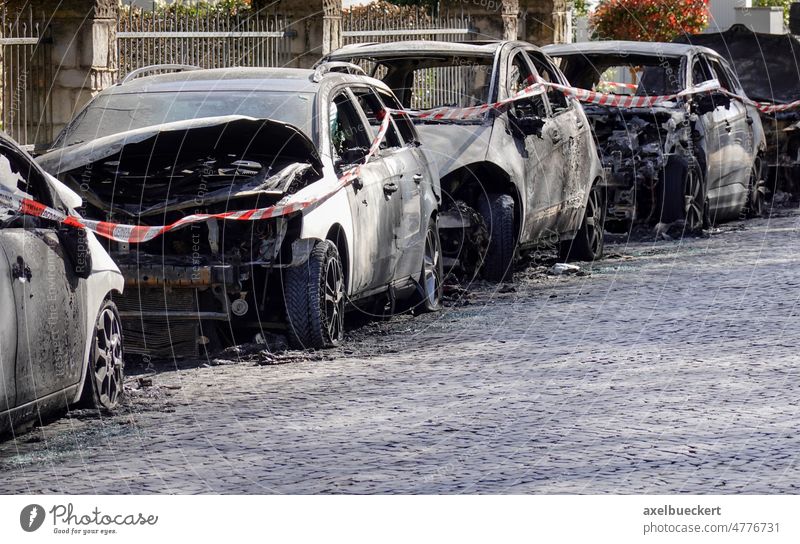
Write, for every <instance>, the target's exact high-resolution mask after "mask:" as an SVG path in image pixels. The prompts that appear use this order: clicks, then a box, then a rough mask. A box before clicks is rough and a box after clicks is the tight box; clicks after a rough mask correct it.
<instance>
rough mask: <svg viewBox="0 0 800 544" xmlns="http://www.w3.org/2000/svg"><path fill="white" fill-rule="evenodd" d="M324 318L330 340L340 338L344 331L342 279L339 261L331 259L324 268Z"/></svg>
mask: <svg viewBox="0 0 800 544" xmlns="http://www.w3.org/2000/svg"><path fill="white" fill-rule="evenodd" d="M324 307H325V320H326V323H325V325H326V328H327V332H328V337H329V338H330V339H331V341H334V342H335V341H337V340H339V339H340V338H341V336H342V333H343V331H344V279H343V277H342V267H341V265H340V264H339V261H338V260H336V259H331V260H330V261H328V264H327V266H326V268H325V300H324Z"/></svg>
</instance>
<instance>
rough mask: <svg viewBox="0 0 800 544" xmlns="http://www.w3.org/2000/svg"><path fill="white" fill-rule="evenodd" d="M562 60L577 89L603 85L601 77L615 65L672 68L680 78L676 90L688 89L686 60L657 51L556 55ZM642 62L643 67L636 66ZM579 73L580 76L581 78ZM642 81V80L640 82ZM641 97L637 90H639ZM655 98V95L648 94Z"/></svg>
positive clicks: (570, 79) (564, 70) (569, 77)
mask: <svg viewBox="0 0 800 544" xmlns="http://www.w3.org/2000/svg"><path fill="white" fill-rule="evenodd" d="M557 56H558V57H559V67H560V68H561V71H562V72H563V73H564V75H565V76H566V78H567V80H568V81H569V82H570V83H572V84H573V85H574V86H575V87H580V88H583V89H591V88H592V87H593V85H597V84H598V83H599V82H600V78H601V76H602V74H603V73H604V72H605V71H606V70H607V69H608V68H610V67H615V66H637V65H642V64H645V65H648V66H661V67H665V68H666V67H667V66H668V65H673V66H672V69H673V72H674V74H675V76H676V77H677V78H678V81H677V83H676V86H675V89H677V90H678V91H681V90H684V89H686V86H687V81H688V80H687V75H686V70H687V63H686V57H685V56H683V55H681V56H675V55H663V54H660V53H659V52H658V51H654V52H653V54H652V55H647V54H635V55H625V54H620V53H569V54H561V55H557ZM639 60H641V61H642V64H639V63H637V61H639ZM579 74H580V75H579ZM587 74H591V79H592V82H593V85H587V77H588V76H587ZM640 81H641V79H640ZM667 91H669V89H666V88H665V89H664V94H673V93H672V92H671V91H670V92H667ZM637 94H638V90H637ZM649 94H651V95H652V93H649Z"/></svg>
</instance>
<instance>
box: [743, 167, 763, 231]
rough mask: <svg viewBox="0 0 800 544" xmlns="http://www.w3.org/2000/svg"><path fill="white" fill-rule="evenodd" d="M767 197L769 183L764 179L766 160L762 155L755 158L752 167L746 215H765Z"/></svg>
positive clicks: (745, 209) (750, 216)
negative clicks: (764, 160)
mask: <svg viewBox="0 0 800 544" xmlns="http://www.w3.org/2000/svg"><path fill="white" fill-rule="evenodd" d="M766 198H767V183H766V181H764V162H763V160H762V158H761V156H760V155H757V156H756V158H755V159H753V165H752V166H751V168H750V183H749V185H748V187H747V202H746V203H745V208H744V211H745V215H746V216H747V217H749V218H754V217H763V216H764V206H765V204H764V202H765V201H766Z"/></svg>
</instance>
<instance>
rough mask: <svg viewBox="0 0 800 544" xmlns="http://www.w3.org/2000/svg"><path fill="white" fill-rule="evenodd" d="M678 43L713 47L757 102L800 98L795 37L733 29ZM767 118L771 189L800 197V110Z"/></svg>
mask: <svg viewBox="0 0 800 544" xmlns="http://www.w3.org/2000/svg"><path fill="white" fill-rule="evenodd" d="M676 41H678V42H681V43H691V44H694V45H701V46H704V47H708V48H710V49H713V50H714V51H716V52H717V53H719V54H720V55H722V56H723V57H725V58H726V59H727V60H728V62H729V63H730V64H731V66H732V67H733V70H734V72H736V75H737V76H738V78H739V81H741V83H742V88H743V89H744V91H745V92H746V93H747V96H748V98H751V99H752V100H755V101H757V102H768V103H774V104H779V105H780V104H789V103H791V102H794V101H796V100H800V41H798V40H797V38H795V37H794V36H792V35H791V34H784V35H776V34H762V33H758V32H753V31H752V30H750V29H749V28H747V27H746V26H744V25H733V26H732V27H730V28H729V29H728V30H726V31H725V32H719V33H709V34H697V35H692V36H681V37H680V38H678V39H677V40H676ZM761 120H762V125H763V127H764V132H765V136H766V142H767V148H766V151H765V153H764V159H765V163H766V164H765V168H766V169H767V173H766V176H765V177H766V179H767V180H768V182H769V189H770V190H773V189H777V190H781V191H786V192H788V193H791V194H792V195H793V197H794V198H795V199H797V198H800V195H799V194H798V193H800V110H799V109H797V108H795V109H791V110H788V111H777V112H775V113H762V114H761Z"/></svg>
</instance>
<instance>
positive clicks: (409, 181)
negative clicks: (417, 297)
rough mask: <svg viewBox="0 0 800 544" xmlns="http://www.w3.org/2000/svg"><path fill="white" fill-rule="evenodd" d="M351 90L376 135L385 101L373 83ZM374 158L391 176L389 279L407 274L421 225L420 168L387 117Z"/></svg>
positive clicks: (387, 186) (388, 196) (387, 188)
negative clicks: (415, 179)
mask: <svg viewBox="0 0 800 544" xmlns="http://www.w3.org/2000/svg"><path fill="white" fill-rule="evenodd" d="M351 90H352V91H353V94H354V95H355V97H356V100H357V101H358V105H359V106H360V107H361V109H362V111H363V112H364V114H365V115H366V118H367V122H368V123H369V125H370V127H371V128H372V137H373V138H375V137H377V135H378V131H379V129H380V126H381V123H382V122H383V121H384V119H385V116H386V115H387V113H386V105H385V104H384V103H383V101H382V100H381V99H380V98H379V97H378V94H377V92H376V90H375V89H373V88H372V87H369V86H363V87H352V88H351ZM377 159H378V160H380V161H383V163H384V164H385V165H386V168H387V170H388V171H389V176H390V177H389V178H388V179H387V180H386V181H385V182H384V198H385V199H386V200H387V203H386V204H387V209H388V211H389V212H390V213H391V215H392V220H393V222H394V239H393V241H392V243H393V245H394V249H395V251H394V252H393V255H392V257H391V259H392V265H391V266H392V277H391V280H397V279H401V278H405V277H408V276H409V270H408V269H409V265H408V262H407V256H408V255H407V250H409V249H410V248H413V245H414V243H415V241H416V237H417V235H418V232H419V228H420V206H419V197H420V193H419V185H418V184H417V183H415V182H414V176H415V175H418V174H419V173H420V172H419V168H418V167H417V166H416V165H415V163H416V160H415V157H414V155H413V154H412V152H411V150H410V149H409V148H408V147H406V146H405V145H404V142H403V140H402V138H401V137H400V133H399V131H398V129H397V125H396V124H395V122H394V120H393V119H389V127H388V129H387V131H386V134H385V136H384V138H383V141H382V142H381V145H380V148H379V152H378V155H377ZM418 265H419V263H417V267H416V268H418V267H419V266H418ZM417 273H419V271H417Z"/></svg>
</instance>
